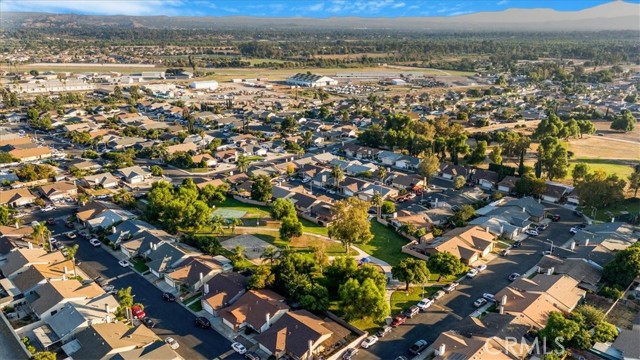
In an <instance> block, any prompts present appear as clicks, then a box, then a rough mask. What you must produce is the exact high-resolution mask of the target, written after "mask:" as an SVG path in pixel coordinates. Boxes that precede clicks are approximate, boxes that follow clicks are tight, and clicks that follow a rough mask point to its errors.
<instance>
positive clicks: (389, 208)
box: [380, 201, 396, 214]
mask: <svg viewBox="0 0 640 360" xmlns="http://www.w3.org/2000/svg"><path fill="white" fill-rule="evenodd" d="M380 210H382V213H383V214H391V213H394V212H395V211H396V204H394V203H392V202H391V201H385V202H383V203H382V207H381V209H380Z"/></svg>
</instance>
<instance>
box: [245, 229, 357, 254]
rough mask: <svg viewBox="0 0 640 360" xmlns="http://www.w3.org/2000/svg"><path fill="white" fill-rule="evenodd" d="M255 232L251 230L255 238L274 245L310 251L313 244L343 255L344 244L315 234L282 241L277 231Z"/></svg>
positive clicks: (331, 252)
mask: <svg viewBox="0 0 640 360" xmlns="http://www.w3.org/2000/svg"><path fill="white" fill-rule="evenodd" d="M256 230H257V231H256V232H253V231H252V232H251V234H252V235H254V236H255V237H257V238H260V239H262V240H264V241H266V242H268V243H270V244H273V245H274V246H277V247H279V248H284V247H285V246H289V247H290V248H291V249H294V250H296V251H300V252H311V248H312V247H315V246H324V249H325V251H326V252H327V255H328V256H342V255H345V251H344V246H342V244H341V243H338V242H333V241H328V240H325V239H322V238H318V237H315V236H308V235H302V236H300V237H298V238H294V239H292V240H291V241H284V240H282V239H280V234H279V233H278V232H277V231H265V230H262V231H260V229H256ZM350 254H351V255H353V256H355V255H358V252H357V251H355V250H353V249H352V250H351V252H350Z"/></svg>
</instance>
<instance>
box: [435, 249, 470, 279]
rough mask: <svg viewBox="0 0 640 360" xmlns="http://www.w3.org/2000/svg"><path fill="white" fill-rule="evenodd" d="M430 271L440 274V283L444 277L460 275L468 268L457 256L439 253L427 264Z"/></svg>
mask: <svg viewBox="0 0 640 360" xmlns="http://www.w3.org/2000/svg"><path fill="white" fill-rule="evenodd" d="M427 266H428V268H429V270H430V271H431V272H433V273H436V274H439V275H440V276H439V278H438V281H439V280H440V278H442V277H447V276H451V275H456V274H460V273H461V272H463V271H464V270H465V269H466V266H465V265H464V264H463V263H462V262H461V261H460V259H458V258H457V257H456V256H455V255H453V254H451V253H448V252H437V253H435V254H433V255H432V256H431V257H429V262H428V263H427Z"/></svg>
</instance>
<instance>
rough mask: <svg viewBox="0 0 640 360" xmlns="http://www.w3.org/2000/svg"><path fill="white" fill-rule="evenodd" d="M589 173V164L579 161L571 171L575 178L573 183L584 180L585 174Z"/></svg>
mask: <svg viewBox="0 0 640 360" xmlns="http://www.w3.org/2000/svg"><path fill="white" fill-rule="evenodd" d="M588 173H589V165H587V164H585V163H577V164H576V165H575V166H574V167H573V170H572V171H571V177H572V178H573V183H574V184H577V183H579V182H580V181H582V179H584V177H585V176H587V174H588Z"/></svg>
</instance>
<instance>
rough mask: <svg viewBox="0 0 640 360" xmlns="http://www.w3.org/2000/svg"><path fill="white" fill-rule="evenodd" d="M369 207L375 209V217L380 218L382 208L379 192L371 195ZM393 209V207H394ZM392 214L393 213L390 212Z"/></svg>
mask: <svg viewBox="0 0 640 360" xmlns="http://www.w3.org/2000/svg"><path fill="white" fill-rule="evenodd" d="M371 205H373V206H375V207H376V215H377V216H378V217H380V212H381V210H382V209H381V207H382V195H380V193H379V192H377V193H375V194H373V197H372V198H371ZM394 208H395V206H394ZM392 212H393V211H392Z"/></svg>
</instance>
